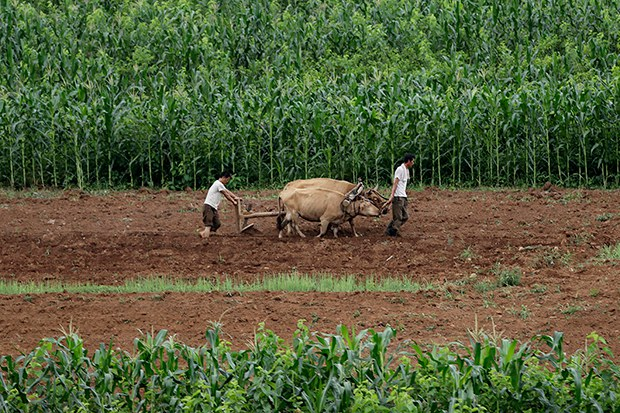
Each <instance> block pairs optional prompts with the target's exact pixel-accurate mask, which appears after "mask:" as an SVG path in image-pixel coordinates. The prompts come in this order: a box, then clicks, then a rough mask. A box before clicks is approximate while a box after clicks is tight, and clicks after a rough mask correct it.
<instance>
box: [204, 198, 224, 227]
mask: <svg viewBox="0 0 620 413" xmlns="http://www.w3.org/2000/svg"><path fill="white" fill-rule="evenodd" d="M203 205H204V206H203V207H202V223H203V224H205V227H211V231H213V232H215V231H217V229H218V228H219V227H221V226H222V222H221V221H220V214H219V213H218V212H217V209H215V208H213V207H212V206H211V205H207V204H203Z"/></svg>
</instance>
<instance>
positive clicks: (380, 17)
mask: <svg viewBox="0 0 620 413" xmlns="http://www.w3.org/2000/svg"><path fill="white" fill-rule="evenodd" d="M619 48H620V1H618V0H609V1H601V0H542V1H534V0H523V1H517V0H424V1H422V0H408V1H407V0H382V1H374V0H373V1H370V0H362V1H356V2H351V1H346V0H323V1H319V0H305V1H298V0H271V1H268V0H226V1H217V0H210V1H208V0H181V1H178V0H174V1H164V0H162V1H156V0H137V1H124V0H81V1H75V0H58V1H43V0H32V1H23V0H0V185H2V186H8V187H12V188H23V187H32V186H51V187H66V186H77V187H80V188H83V187H91V188H99V187H117V188H123V187H139V186H160V187H168V188H172V189H178V188H185V187H192V188H199V187H204V186H206V185H209V184H210V182H212V180H213V179H214V174H216V173H217V172H219V171H220V170H222V169H230V170H233V171H234V172H235V174H236V176H237V179H236V185H245V186H271V185H279V184H281V183H283V182H287V181H289V180H292V179H296V178H307V177H316V176H328V177H334V178H341V179H349V180H353V179H356V178H358V177H361V178H364V179H366V180H369V181H372V182H376V183H382V184H387V183H389V182H390V176H391V174H392V171H393V168H394V166H395V165H396V164H397V163H398V161H399V159H400V158H401V157H402V155H403V153H405V152H412V153H414V154H415V155H416V165H415V171H414V172H415V175H414V180H415V181H416V182H418V183H420V184H428V185H457V186H480V185H489V186H498V185H507V186H512V185H537V184H539V183H542V182H545V181H546V180H550V181H552V182H554V183H556V184H559V185H564V186H587V185H596V186H604V187H617V186H619V185H620V108H619V103H618V102H619V98H620V64H619V59H618V56H619Z"/></svg>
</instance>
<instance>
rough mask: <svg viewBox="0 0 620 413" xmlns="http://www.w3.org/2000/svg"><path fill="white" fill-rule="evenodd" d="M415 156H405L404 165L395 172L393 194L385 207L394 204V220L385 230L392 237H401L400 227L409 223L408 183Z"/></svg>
mask: <svg viewBox="0 0 620 413" xmlns="http://www.w3.org/2000/svg"><path fill="white" fill-rule="evenodd" d="M413 163H414V156H413V155H412V154H410V153H408V154H405V156H404V157H403V163H402V164H401V165H400V166H399V167H398V168H396V171H395V172H394V183H393V184H392V193H391V194H390V198H389V199H388V200H387V201H386V203H385V205H384V207H386V206H388V205H390V204H392V220H391V221H390V223H389V224H388V226H387V228H386V229H385V234H386V235H388V236H390V237H400V236H401V230H400V227H401V226H402V225H403V224H404V223H405V222H407V220H408V219H409V214H408V213H407V191H406V189H407V181H408V180H409V178H410V175H409V169H410V168H411V167H412V166H413Z"/></svg>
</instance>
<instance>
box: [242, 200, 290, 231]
mask: <svg viewBox="0 0 620 413" xmlns="http://www.w3.org/2000/svg"><path fill="white" fill-rule="evenodd" d="M251 210H252V207H251V205H247V206H246V207H245V212H244V211H243V209H242V206H241V202H237V205H236V207H235V222H236V224H237V230H238V231H239V233H242V232H243V231H245V230H248V229H250V228H252V227H253V226H254V223H251V224H248V220H249V219H250V218H260V217H276V216H278V214H280V212H278V211H266V212H251Z"/></svg>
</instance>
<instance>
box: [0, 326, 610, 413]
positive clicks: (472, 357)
mask: <svg viewBox="0 0 620 413" xmlns="http://www.w3.org/2000/svg"><path fill="white" fill-rule="evenodd" d="M338 333H339V334H337V335H323V334H319V335H316V336H313V335H311V334H310V333H309V330H308V328H307V327H305V326H304V325H303V324H302V323H300V324H299V329H298V330H297V332H296V333H295V336H294V339H293V343H292V345H291V346H286V345H284V344H283V341H282V340H281V339H280V338H279V337H277V336H276V335H275V334H273V333H272V332H270V331H268V330H264V329H263V328H261V329H259V331H258V333H257V334H256V337H255V340H254V343H252V345H251V346H250V348H249V349H247V350H241V351H233V350H231V347H230V343H227V342H224V341H222V340H221V338H220V334H219V328H218V327H217V326H216V328H215V329H213V330H209V331H207V334H206V339H207V342H206V344H205V345H203V346H201V347H198V348H192V347H189V346H187V345H184V344H181V343H178V342H176V341H175V340H174V339H173V338H167V337H166V334H167V333H166V331H165V330H162V331H160V332H159V333H158V334H157V335H155V334H153V335H149V334H147V335H146V337H143V338H139V339H136V340H135V346H134V352H133V354H129V353H127V352H125V351H122V350H120V349H116V350H113V349H112V345H110V346H107V347H106V346H104V345H101V346H100V348H99V349H98V350H96V351H95V353H94V354H93V356H92V357H91V356H89V355H88V352H87V350H86V349H85V348H84V343H83V341H82V339H81V338H80V337H79V336H78V335H77V334H76V333H73V332H69V333H67V334H65V336H63V337H60V338H59V339H45V340H43V341H42V342H41V344H40V346H39V347H38V348H36V349H35V350H34V351H32V352H31V353H29V354H25V355H22V356H19V357H17V358H15V359H14V358H12V357H11V356H4V357H0V412H17V411H20V412H25V411H77V412H90V411H92V412H103V411H115V412H138V411H140V412H149V411H151V412H155V411H162V412H163V411H165V412H272V411H273V412H283V411H286V412H341V411H342V412H344V411H346V412H372V413H375V412H502V413H511V412H515V413H517V412H518V413H523V412H537V413H538V412H620V399H619V398H618V396H619V395H620V369H619V368H618V366H616V365H615V364H614V363H613V362H612V361H610V360H609V359H607V358H606V354H605V352H604V350H605V347H604V344H605V341H604V340H603V339H602V338H601V337H599V336H597V335H595V334H593V335H591V337H590V339H591V344H590V345H589V346H588V348H586V349H585V350H584V351H582V352H578V353H576V354H574V355H573V356H571V357H570V358H567V357H566V356H565V355H564V354H563V352H562V335H561V334H560V333H556V335H555V336H554V337H549V336H539V337H536V338H535V339H533V340H532V342H530V343H526V344H523V345H521V346H519V345H518V344H517V342H516V341H513V340H506V339H503V340H501V342H499V343H497V344H495V343H493V342H492V341H491V340H490V339H489V338H488V337H483V338H482V339H480V340H478V341H476V340H474V339H472V340H471V345H470V346H464V345H456V347H457V348H456V350H451V349H449V348H440V347H436V348H433V349H431V350H423V349H422V348H421V347H420V346H418V345H416V344H412V345H409V346H406V348H404V349H401V350H400V351H399V350H398V349H396V351H395V350H394V349H392V350H390V351H388V350H389V347H390V343H391V340H392V338H393V337H394V330H393V329H391V328H389V327H388V328H387V329H386V330H384V331H383V332H375V331H373V330H364V331H361V332H360V333H359V334H357V335H356V334H355V332H353V331H349V330H348V329H347V328H345V327H339V329H338ZM537 343H542V345H543V347H547V348H548V349H549V351H548V352H544V351H542V350H536V349H534V345H535V344H537ZM601 345H602V346H603V347H602V349H601ZM402 350H407V351H408V352H407V353H405V352H404V351H402Z"/></svg>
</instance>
